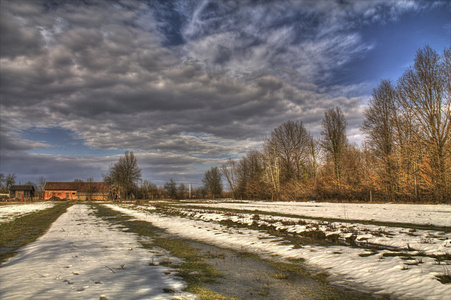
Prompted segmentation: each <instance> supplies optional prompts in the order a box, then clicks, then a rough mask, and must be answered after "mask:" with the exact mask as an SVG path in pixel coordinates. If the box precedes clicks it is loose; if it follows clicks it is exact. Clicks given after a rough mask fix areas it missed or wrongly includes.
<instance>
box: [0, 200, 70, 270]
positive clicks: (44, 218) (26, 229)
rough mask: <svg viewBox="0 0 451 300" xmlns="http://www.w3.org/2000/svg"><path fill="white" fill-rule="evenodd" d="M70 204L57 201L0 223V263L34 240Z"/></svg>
mask: <svg viewBox="0 0 451 300" xmlns="http://www.w3.org/2000/svg"><path fill="white" fill-rule="evenodd" d="M71 205H72V204H70V203H57V204H55V206H53V207H51V208H48V209H45V210H40V211H36V212H33V213H31V214H27V215H25V216H22V217H19V218H16V219H15V220H13V221H11V222H8V223H4V224H0V263H2V262H4V261H5V260H6V259H8V258H9V257H12V256H14V254H15V253H16V252H17V250H18V249H19V248H20V247H23V246H25V245H27V244H29V243H31V242H34V241H35V240H36V239H37V238H38V237H40V236H42V235H43V234H44V233H45V232H46V231H47V229H48V228H49V227H50V225H51V224H52V223H53V222H55V221H56V219H58V217H59V216H61V215H62V214H63V213H65V212H66V210H67V208H69V207H70V206H71Z"/></svg>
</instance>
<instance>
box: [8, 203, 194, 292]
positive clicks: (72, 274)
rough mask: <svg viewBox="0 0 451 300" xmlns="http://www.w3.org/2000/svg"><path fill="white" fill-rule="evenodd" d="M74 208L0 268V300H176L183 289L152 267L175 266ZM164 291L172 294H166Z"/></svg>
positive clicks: (165, 272) (170, 273)
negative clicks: (165, 263)
mask: <svg viewBox="0 0 451 300" xmlns="http://www.w3.org/2000/svg"><path fill="white" fill-rule="evenodd" d="M91 212H92V211H91V210H90V208H89V207H88V206H87V205H74V206H72V207H70V208H69V209H68V211H67V212H66V213H65V214H63V215H62V216H61V217H60V218H58V219H57V220H56V221H55V222H54V223H53V224H52V226H51V228H50V229H49V231H48V232H47V233H46V234H45V235H43V236H42V237H41V238H39V239H38V240H37V241H36V242H34V243H31V244H29V245H27V246H26V247H24V248H22V249H21V250H20V252H19V254H18V255H17V256H15V257H13V258H12V259H11V260H9V261H8V262H6V263H5V264H4V265H2V266H1V269H0V283H1V284H0V299H110V300H111V299H173V298H174V297H175V296H179V297H180V299H190V298H195V297H194V295H191V294H188V293H183V292H181V291H182V289H183V288H184V287H185V283H184V282H183V281H181V280H180V279H177V277H175V275H174V274H173V272H174V270H173V269H170V268H167V267H164V266H161V265H156V264H157V262H159V261H161V260H175V258H172V257H170V256H168V255H167V254H165V253H164V252H163V253H162V252H158V251H154V250H153V251H150V250H146V249H144V248H141V247H140V244H139V242H138V241H137V236H136V235H134V234H132V233H125V232H122V231H121V228H116V227H111V226H110V225H109V224H108V223H106V221H103V220H101V219H99V218H96V217H95V216H93V215H92V213H91ZM164 289H168V290H171V291H175V292H176V293H175V294H174V293H170V294H168V293H165V291H164Z"/></svg>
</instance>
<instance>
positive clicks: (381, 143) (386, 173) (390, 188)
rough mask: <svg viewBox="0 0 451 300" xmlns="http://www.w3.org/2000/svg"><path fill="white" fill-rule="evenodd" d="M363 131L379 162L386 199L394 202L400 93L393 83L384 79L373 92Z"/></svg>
mask: <svg viewBox="0 0 451 300" xmlns="http://www.w3.org/2000/svg"><path fill="white" fill-rule="evenodd" d="M364 116H365V120H364V122H363V125H362V130H363V132H365V133H366V134H367V141H368V145H369V146H370V147H371V150H372V152H373V154H374V156H375V158H376V159H377V164H378V165H380V166H381V167H380V168H378V169H379V170H380V171H379V172H378V173H379V174H378V175H379V176H378V180H379V184H380V187H381V188H382V189H384V190H385V194H386V196H387V197H388V198H389V199H390V200H391V201H393V200H394V198H395V191H396V187H397V183H398V178H397V175H398V170H397V169H398V168H397V164H396V161H397V157H396V149H395V147H396V143H395V139H396V128H397V127H396V126H395V125H396V123H397V122H396V119H397V117H398V116H397V110H396V90H395V88H394V87H393V85H392V84H391V82H390V81H387V80H383V81H382V82H381V83H380V84H379V86H378V87H377V88H376V89H374V90H373V95H372V98H371V100H370V102H369V106H368V108H367V109H366V110H365V112H364Z"/></svg>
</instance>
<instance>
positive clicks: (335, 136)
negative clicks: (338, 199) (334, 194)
mask: <svg viewBox="0 0 451 300" xmlns="http://www.w3.org/2000/svg"><path fill="white" fill-rule="evenodd" d="M347 125H348V123H347V122H346V120H345V117H344V115H343V112H342V111H341V109H340V108H338V107H337V108H335V109H329V110H327V111H326V112H325V113H324V119H323V121H322V126H323V130H322V131H321V135H322V136H323V138H322V139H321V147H322V148H323V149H324V150H325V151H326V153H327V154H328V155H329V157H330V159H331V160H332V163H333V168H334V175H335V180H336V184H337V187H338V189H341V183H342V182H341V179H342V178H341V175H342V158H343V157H342V156H343V152H344V149H345V147H346V146H347V143H348V139H347V137H346V126H347Z"/></svg>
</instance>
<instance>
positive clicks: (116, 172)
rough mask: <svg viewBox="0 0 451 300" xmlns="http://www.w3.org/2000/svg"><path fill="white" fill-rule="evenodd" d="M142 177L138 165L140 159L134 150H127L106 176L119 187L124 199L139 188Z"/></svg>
mask: <svg viewBox="0 0 451 300" xmlns="http://www.w3.org/2000/svg"><path fill="white" fill-rule="evenodd" d="M140 179H141V169H140V168H139V167H138V161H137V160H136V157H135V155H134V154H133V152H129V151H126V152H125V154H124V156H121V157H120V158H119V161H118V162H117V163H115V164H114V165H113V166H111V167H110V170H109V173H108V174H107V175H105V176H104V181H105V182H107V183H108V184H110V185H116V186H118V187H119V189H120V193H121V198H122V199H126V198H128V197H129V196H130V194H131V193H132V191H133V190H136V189H137V182H138V181H139V180H140Z"/></svg>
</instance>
